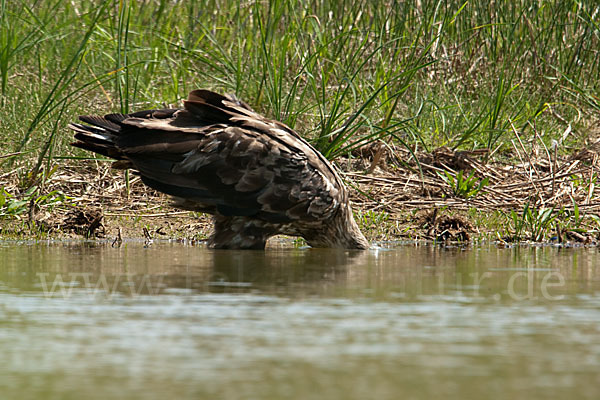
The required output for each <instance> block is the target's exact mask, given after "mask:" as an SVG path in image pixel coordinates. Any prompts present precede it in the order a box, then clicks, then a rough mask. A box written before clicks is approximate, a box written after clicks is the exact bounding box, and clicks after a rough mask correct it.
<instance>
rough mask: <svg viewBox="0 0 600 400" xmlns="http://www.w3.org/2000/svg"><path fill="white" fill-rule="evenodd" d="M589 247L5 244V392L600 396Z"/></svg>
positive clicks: (0, 319) (1, 339)
mask: <svg viewBox="0 0 600 400" xmlns="http://www.w3.org/2000/svg"><path fill="white" fill-rule="evenodd" d="M598 265H600V255H599V253H598V251H597V250H595V249H558V248H551V247H533V248H521V249H499V248H496V247H493V246H490V247H484V248H475V249H468V250H464V249H458V248H454V249H442V248H438V247H415V246H409V245H404V246H398V247H395V248H388V249H379V250H371V251H367V252H347V251H333V250H316V249H292V248H280V249H271V250H268V251H265V252H259V251H256V252H255V251H242V252H237V251H212V250H207V249H205V248H203V247H201V246H186V245H183V244H179V243H169V242H164V243H154V244H153V245H152V246H150V247H148V248H146V247H144V245H143V243H138V242H126V243H125V244H124V245H123V246H122V247H121V248H112V247H111V246H110V244H107V243H89V242H88V243H82V242H60V243H46V244H39V243H38V244H35V243H13V242H3V243H0V357H1V360H2V362H1V363H0V398H1V399H81V398H85V399H107V398H109V399H139V398H144V399H165V398H172V399H202V398H206V399H282V398H285V399H367V398H377V399H398V398H402V399H438V398H439V399H442V398H443V399H482V398H486V399H506V398H511V399H518V398H527V399H566V398H570V399H575V398H576V399H598V398H600V267H598Z"/></svg>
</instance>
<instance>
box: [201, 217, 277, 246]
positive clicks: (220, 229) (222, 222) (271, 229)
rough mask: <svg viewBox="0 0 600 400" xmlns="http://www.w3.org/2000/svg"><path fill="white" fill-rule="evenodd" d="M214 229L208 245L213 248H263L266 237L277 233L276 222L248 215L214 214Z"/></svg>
mask: <svg viewBox="0 0 600 400" xmlns="http://www.w3.org/2000/svg"><path fill="white" fill-rule="evenodd" d="M214 223H215V226H214V231H213V233H212V235H211V236H210V238H209V240H208V246H209V247H211V248H214V249H255V250H263V249H264V248H265V245H266V243H267V239H269V238H270V237H271V236H273V235H276V234H277V233H279V232H278V231H279V230H278V226H277V225H276V224H271V223H267V222H265V221H260V220H256V219H252V218H248V217H224V216H221V215H215V216H214Z"/></svg>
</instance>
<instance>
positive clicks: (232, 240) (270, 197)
mask: <svg viewBox="0 0 600 400" xmlns="http://www.w3.org/2000/svg"><path fill="white" fill-rule="evenodd" d="M79 118H80V120H81V121H83V122H86V123H87V124H90V125H82V124H71V125H69V127H70V128H71V129H73V130H74V131H75V132H76V133H75V139H76V140H77V141H76V142H75V143H73V145H74V146H76V147H80V148H82V149H86V150H90V151H93V152H95V153H99V154H102V155H105V156H108V157H111V158H114V159H116V160H117V161H115V162H114V163H113V167H115V168H132V169H134V170H136V171H138V172H139V174H140V176H141V178H142V181H143V182H144V183H145V184H146V185H148V186H150V187H152V188H154V189H156V190H158V191H161V192H164V193H167V194H169V195H171V196H173V197H174V198H175V206H177V207H179V208H183V209H186V210H193V211H201V212H206V213H210V214H213V215H214V222H215V229H214V233H213V234H212V236H211V237H210V240H209V245H210V246H211V247H214V248H229V249H238V248H241V249H246V248H247V249H263V248H264V247H265V243H266V241H267V239H268V238H269V237H271V236H273V235H277V234H280V233H282V234H286V235H291V236H302V237H303V238H305V239H306V241H307V242H308V243H309V244H310V245H311V246H313V247H340V248H353V249H366V248H368V246H369V244H368V242H367V241H366V239H365V237H364V236H363V235H362V233H361V232H360V230H359V228H358V226H357V224H356V222H355V221H354V218H353V217H352V210H351V208H350V202H349V200H348V193H347V191H346V188H345V187H344V184H343V182H342V180H341V179H340V177H339V175H338V174H337V172H336V171H335V168H334V167H333V166H332V165H331V164H330V163H329V162H328V161H327V160H326V159H325V158H324V157H323V156H322V155H321V154H320V153H319V152H318V151H316V150H315V149H314V148H313V147H312V146H311V145H310V144H308V143H307V142H306V141H305V140H304V139H302V138H301V137H300V136H299V135H298V134H297V133H296V132H294V131H293V130H291V129H290V128H289V127H287V126H286V125H284V124H283V123H281V122H278V121H274V120H269V119H267V118H265V117H263V116H261V115H259V114H257V113H255V112H254V111H253V110H252V109H251V108H250V107H248V105H246V104H245V103H243V102H241V101H238V100H236V99H235V98H233V97H230V96H222V95H219V94H217V93H213V92H210V91H207V90H195V91H193V92H191V93H190V94H189V98H188V99H187V100H186V101H185V102H184V108H183V109H164V110H148V111H140V112H136V113H132V114H128V115H123V114H108V115H105V116H104V117H100V116H81V117H79Z"/></svg>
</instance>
